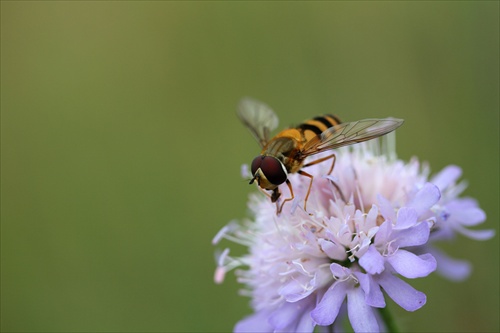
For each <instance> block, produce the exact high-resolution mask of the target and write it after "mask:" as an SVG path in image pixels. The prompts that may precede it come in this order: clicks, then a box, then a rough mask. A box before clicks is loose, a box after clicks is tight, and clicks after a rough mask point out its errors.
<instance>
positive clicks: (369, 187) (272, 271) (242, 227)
mask: <svg viewBox="0 0 500 333" xmlns="http://www.w3.org/2000/svg"><path fill="white" fill-rule="evenodd" d="M391 143H392V144H391ZM393 143H394V137H393V134H390V135H388V136H386V137H385V138H382V139H377V140H372V141H369V142H365V143H362V144H358V145H354V146H351V147H346V148H341V149H339V150H338V151H337V159H336V162H335V168H334V170H333V172H332V174H331V175H327V173H328V171H329V168H330V166H331V165H330V164H329V163H318V164H316V165H313V166H310V167H308V168H307V172H308V173H310V174H312V175H314V182H313V185H312V189H311V193H310V196H309V198H308V202H307V212H306V211H304V209H303V206H304V198H305V196H306V192H307V189H308V186H309V178H307V177H303V176H301V175H298V174H291V175H289V180H290V181H291V183H292V185H293V190H294V193H295V199H294V201H293V202H292V203H286V204H285V206H284V208H283V211H282V212H281V214H280V215H276V206H275V204H273V203H271V201H270V200H269V198H268V197H266V196H264V195H262V194H261V193H253V194H252V195H251V196H250V200H249V204H248V207H249V209H250V211H251V216H252V219H247V220H244V221H242V222H241V223H237V222H234V221H233V222H231V223H230V224H228V225H227V226H225V227H224V228H223V229H222V230H221V231H220V232H219V233H218V234H217V235H216V237H215V238H214V241H213V242H214V244H215V243H218V242H219V241H220V239H222V238H226V239H229V240H231V241H234V242H237V243H239V244H242V245H244V246H247V247H248V254H246V255H243V256H241V257H231V256H230V253H229V249H226V250H224V251H223V252H222V253H221V254H220V255H219V257H218V267H217V269H216V273H215V280H216V282H218V283H220V282H222V281H223V279H224V275H225V274H226V273H227V272H228V271H229V270H232V269H234V268H237V269H236V275H237V277H238V281H239V282H240V283H242V284H244V286H245V288H244V289H243V290H242V294H243V295H247V296H250V297H251V304H252V307H253V309H254V313H253V314H252V315H250V316H248V317H246V318H244V319H243V320H241V321H240V322H238V323H237V324H236V326H235V328H234V330H235V331H236V332H312V331H313V330H314V327H315V326H331V327H333V329H334V330H336V329H337V328H338V325H339V323H340V321H341V320H342V318H343V317H345V316H347V317H348V319H349V321H350V323H351V326H352V328H353V329H354V331H355V332H378V331H384V330H386V329H387V326H386V323H385V322H384V320H383V319H382V317H381V314H380V312H379V311H378V310H379V309H382V308H384V307H385V306H386V298H385V296H388V297H389V298H391V299H392V300H393V301H394V302H395V303H397V304H398V305H399V306H401V307H402V308H403V309H405V310H407V311H415V310H418V309H419V308H421V307H422V306H423V305H424V304H425V303H426V295H425V294H424V293H422V292H420V291H418V290H416V289H414V288H413V287H412V286H411V285H410V284H409V283H407V282H406V281H405V280H403V279H401V277H405V278H407V279H414V278H422V277H426V276H428V275H429V274H430V273H432V272H433V271H435V270H436V269H437V270H438V271H439V272H441V273H443V274H444V275H445V276H446V277H448V278H450V279H455V280H460V279H463V278H465V277H466V276H467V275H468V274H469V272H470V266H469V264H468V263H466V262H464V261H459V260H456V259H451V258H449V257H447V256H446V255H445V254H444V253H442V252H440V251H438V250H437V249H436V248H435V247H434V246H433V245H432V244H433V243H434V242H436V241H439V240H446V239H451V238H453V237H454V236H455V235H456V234H457V233H460V234H462V235H465V236H468V237H471V238H474V239H487V238H490V237H492V236H493V231H491V230H486V231H485V230H483V231H477V230H470V229H467V227H470V226H475V225H478V224H480V223H482V222H483V221H484V220H485V214H484V212H483V211H482V210H481V209H480V208H479V207H478V205H477V203H476V202H475V201H474V200H473V199H470V198H459V197H458V195H459V194H460V193H461V192H462V191H463V190H464V188H465V185H464V183H458V184H457V183H456V180H457V179H458V178H459V176H460V174H461V170H460V168H458V167H457V166H449V167H447V168H445V169H444V170H443V171H441V172H440V173H438V174H437V175H436V176H434V177H433V178H431V179H430V180H429V179H428V175H429V169H428V167H427V166H426V165H421V164H420V163H419V162H418V160H417V159H413V160H411V161H410V162H409V163H405V162H403V161H401V160H398V159H397V158H396V157H395V153H394V149H390V147H393V146H394V144H393ZM320 157H321V156H320ZM320 157H318V158H320ZM280 190H281V192H282V193H283V194H282V196H283V197H284V198H286V197H287V195H288V190H287V187H286V186H282V188H281V189H280ZM440 266H442V268H443V269H441V268H440Z"/></svg>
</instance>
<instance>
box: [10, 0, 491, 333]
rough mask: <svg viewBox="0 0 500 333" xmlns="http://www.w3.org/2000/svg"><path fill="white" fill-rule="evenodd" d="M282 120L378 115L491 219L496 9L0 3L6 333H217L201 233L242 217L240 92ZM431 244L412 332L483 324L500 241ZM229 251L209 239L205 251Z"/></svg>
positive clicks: (468, 5)
mask: <svg viewBox="0 0 500 333" xmlns="http://www.w3.org/2000/svg"><path fill="white" fill-rule="evenodd" d="M247 95H248V96H253V97H256V98H259V99H261V100H263V101H266V102H267V103H269V104H270V105H271V106H272V107H273V108H274V109H275V110H276V112H277V113H278V114H279V116H280V119H281V124H282V125H283V126H286V125H289V124H293V123H297V122H299V121H301V120H304V119H306V118H308V117H311V116H314V115H317V114H321V113H326V112H332V113H335V114H337V115H339V116H340V117H341V118H342V119H344V120H357V119H361V118H368V117H386V116H393V117H399V118H404V119H405V120H406V123H405V124H404V126H403V127H402V128H401V129H400V130H398V135H397V136H398V153H399V156H400V157H401V158H403V159H406V160H407V159H409V158H410V157H412V156H418V157H419V158H420V159H422V160H426V161H429V163H430V165H431V168H432V171H433V172H437V171H439V170H440V169H441V168H442V167H444V166H446V165H448V164H458V165H460V166H462V167H463V170H464V178H466V179H467V180H468V181H469V187H468V189H467V191H466V194H468V195H470V196H473V197H475V198H477V199H478V200H479V202H480V204H481V207H482V208H483V209H484V210H485V211H486V213H487V215H488V220H487V223H486V224H485V227H488V228H495V229H497V231H498V223H499V209H498V205H499V176H498V172H499V163H498V162H499V3H498V2H496V1H482V2H481V1H478V2H473V1H470V2H469V1H457V2H454V1H441V2H427V1H425V2H162V1H156V2H135V1H127V2H125V1H124V2H121V1H109V2H104V1H103V2H98V1H97V2H95V1H92V2H83V1H81V2H76V1H75V2H73V1H54V2H49V1H19V2H16V1H12V2H11V1H2V2H1V140H2V141H1V154H2V155H1V159H2V161H1V162H2V164H1V167H2V168H1V172H2V174H1V182H2V184H1V218H2V221H1V222H2V224H1V260H2V261H1V328H2V330H3V331H13V332H15V331H23V332H29V331H44V332H57V331H64V332H71V331H78V332H84V331H85V332H91V331H101V332H103V331H120V332H121V331H123V332H125V331H176V332H180V331H190V332H193V331H228V330H231V329H232V327H233V325H234V323H235V322H236V321H238V320H239V319H240V318H242V317H243V316H244V315H245V314H248V313H250V310H249V308H248V299H247V298H244V297H240V296H238V295H237V290H238V288H239V286H238V285H237V284H236V282H235V278H234V276H233V274H230V275H229V276H228V279H227V281H226V282H225V283H224V284H223V285H215V284H214V283H213V280H212V277H213V270H214V267H215V261H214V254H213V253H214V247H213V246H212V245H211V239H212V236H213V235H214V234H215V233H216V232H217V231H218V230H219V229H220V228H221V227H222V226H223V225H225V224H226V223H227V222H228V221H229V220H231V219H233V218H240V217H243V216H245V214H246V199H247V194H248V193H249V192H250V191H253V190H254V188H253V187H250V186H248V185H247V184H246V182H244V181H243V180H242V179H241V178H240V166H241V164H243V163H248V162H249V161H251V159H252V158H253V157H254V155H256V154H257V152H258V147H257V144H256V143H255V142H254V140H253V139H252V138H251V136H250V134H249V133H248V132H247V131H246V130H245V129H244V128H243V126H242V125H241V124H240V123H239V121H238V120H237V118H236V116H235V106H236V103H237V101H238V100H239V99H240V98H241V97H242V96H247ZM498 239H499V238H498V236H496V237H495V238H494V239H493V240H490V241H488V242H475V241H472V240H469V239H465V238H463V237H460V238H458V241H457V242H456V243H454V244H453V245H449V246H446V249H447V250H448V251H449V253H451V254H452V255H453V256H455V257H459V258H465V259H468V260H470V261H471V262H472V263H473V266H474V271H473V274H472V276H471V278H470V279H468V280H467V281H466V282H464V283H452V282H448V281H446V280H443V279H442V278H440V277H438V276H436V275H435V274H434V275H432V276H431V277H428V278H425V279H419V280H417V281H412V284H413V285H414V286H415V287H417V288H419V289H420V290H423V291H424V292H426V293H427V295H428V303H427V305H426V306H425V307H424V308H422V309H421V310H419V311H417V312H416V313H406V312H405V311H402V310H400V309H399V308H398V307H397V306H393V305H394V304H393V303H390V305H391V307H392V308H394V311H395V314H396V315H397V316H398V317H400V319H399V323H400V326H401V327H402V328H404V329H406V330H410V331H476V332H477V331H498V330H499V316H498V310H499V282H498V281H499V242H498ZM227 245H229V244H228V243H223V244H221V245H220V247H224V246H227Z"/></svg>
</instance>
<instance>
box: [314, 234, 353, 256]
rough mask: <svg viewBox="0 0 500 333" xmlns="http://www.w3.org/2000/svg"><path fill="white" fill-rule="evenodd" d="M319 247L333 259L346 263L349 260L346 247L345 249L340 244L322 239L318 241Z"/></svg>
mask: <svg viewBox="0 0 500 333" xmlns="http://www.w3.org/2000/svg"><path fill="white" fill-rule="evenodd" d="M318 245H319V246H320V247H321V249H322V250H323V251H324V252H325V254H326V255H327V256H328V257H329V258H331V259H336V260H339V261H344V260H345V259H346V258H347V254H346V250H345V247H343V246H342V245H340V244H337V243H334V242H332V241H329V240H326V239H323V238H320V239H318Z"/></svg>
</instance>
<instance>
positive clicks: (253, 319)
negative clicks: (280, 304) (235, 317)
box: [233, 310, 274, 333]
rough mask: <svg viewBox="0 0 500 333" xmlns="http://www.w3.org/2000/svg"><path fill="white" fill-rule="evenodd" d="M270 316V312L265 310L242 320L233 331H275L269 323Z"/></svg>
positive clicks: (237, 332)
mask: <svg viewBox="0 0 500 333" xmlns="http://www.w3.org/2000/svg"><path fill="white" fill-rule="evenodd" d="M269 315H270V314H269V312H268V311H264V310H263V311H259V312H256V313H254V314H253V315H250V316H248V317H245V318H244V319H243V320H240V321H239V322H238V323H237V324H236V326H235V327H234V329H233V331H234V332H235V333H240V332H241V333H243V332H252V333H253V332H255V333H256V332H272V331H274V329H273V327H272V326H271V325H270V324H269V322H268V319H269Z"/></svg>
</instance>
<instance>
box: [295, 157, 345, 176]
mask: <svg viewBox="0 0 500 333" xmlns="http://www.w3.org/2000/svg"><path fill="white" fill-rule="evenodd" d="M330 158H331V159H333V161H332V166H331V167H330V171H328V174H331V173H332V171H333V167H334V166H335V160H336V159H337V157H336V156H335V154H331V155H329V156H326V157H323V158H320V159H318V160H316V161H312V162H311V163H307V164H304V165H303V166H302V168H305V167H308V166H311V165H315V164H318V163H321V162H324V161H326V160H328V159H330Z"/></svg>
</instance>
